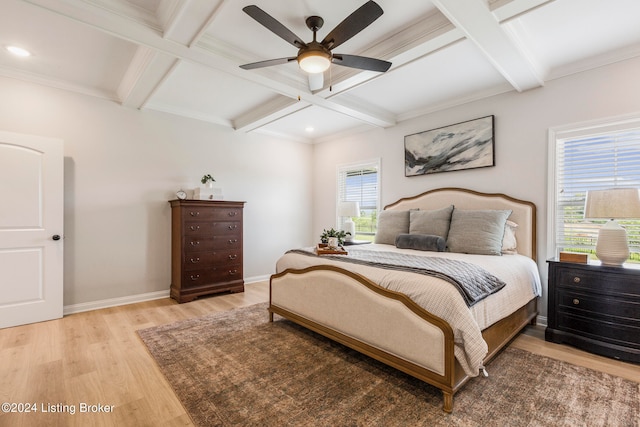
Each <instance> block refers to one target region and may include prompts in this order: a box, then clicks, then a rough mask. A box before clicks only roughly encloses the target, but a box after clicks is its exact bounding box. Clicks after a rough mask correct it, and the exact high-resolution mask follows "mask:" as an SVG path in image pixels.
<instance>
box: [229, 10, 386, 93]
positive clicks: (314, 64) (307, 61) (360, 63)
mask: <svg viewBox="0 0 640 427" xmlns="http://www.w3.org/2000/svg"><path fill="white" fill-rule="evenodd" d="M242 10H243V11H244V12H245V13H246V14H247V15H249V16H250V17H252V18H253V19H255V20H256V21H258V22H259V23H260V24H262V25H263V26H265V27H266V28H267V29H268V30H270V31H272V32H273V33H275V34H276V35H277V36H279V37H280V38H282V39H284V40H285V41H287V42H289V43H290V44H292V45H294V46H295V47H297V48H298V55H297V56H292V57H287V58H277V59H269V60H266V61H259V62H253V63H251V64H244V65H241V66H240V68H243V69H245V70H252V69H254V68H262V67H270V66H272V65H280V64H286V63H288V62H291V61H297V62H298V64H299V65H300V68H302V70H304V71H306V72H307V73H309V82H310V84H311V85H312V86H317V85H318V76H315V77H312V76H313V75H317V74H320V73H322V72H324V71H325V70H327V69H328V68H329V66H330V65H331V63H334V64H338V65H342V66H344V67H351V68H358V69H361V70H369V71H379V72H385V71H387V70H388V69H389V67H391V62H388V61H383V60H381V59H375V58H368V57H365V56H357V55H345V54H339V53H333V52H332V50H333V49H334V48H336V47H338V46H340V45H341V44H343V43H344V42H346V41H347V40H349V39H350V38H352V37H353V36H355V35H356V34H358V33H359V32H360V31H362V30H364V29H365V28H366V27H368V26H369V25H370V24H371V23H372V22H373V21H375V20H376V19H378V18H379V17H380V16H381V15H382V14H383V13H384V12H383V11H382V8H381V7H380V6H379V5H378V4H377V3H376V2H374V1H368V2H366V3H365V4H364V5H362V6H360V8H358V9H356V11H354V12H353V13H352V14H351V15H349V16H347V17H346V18H345V19H344V20H343V21H342V22H341V23H339V24H338V25H337V26H336V27H335V28H334V29H333V30H331V32H329V34H327V36H326V37H325V38H324V39H323V40H322V41H321V42H318V41H317V40H316V33H317V31H318V30H319V29H320V28H322V25H323V24H324V20H323V19H322V18H321V17H319V16H309V17H308V18H307V19H306V20H305V22H306V24H307V27H308V28H309V29H310V30H311V31H313V41H311V42H308V43H306V42H304V41H302V39H301V38H300V37H298V36H297V35H295V34H294V33H293V32H291V31H290V30H289V29H288V28H287V27H285V26H284V25H283V24H281V23H280V22H279V21H278V20H276V19H275V18H274V17H272V16H271V15H269V14H268V13H267V12H265V11H264V10H262V9H260V8H259V7H258V6H255V5H251V6H246V7H244V8H243V9H242ZM321 76H322V75H321V74H320V87H321V86H322V83H321V82H322V79H321ZM311 89H319V87H315V88H314V87H312V88H311Z"/></svg>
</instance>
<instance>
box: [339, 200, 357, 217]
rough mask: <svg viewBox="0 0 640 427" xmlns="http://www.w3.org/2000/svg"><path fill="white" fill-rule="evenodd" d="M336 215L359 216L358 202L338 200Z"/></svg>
mask: <svg viewBox="0 0 640 427" xmlns="http://www.w3.org/2000/svg"><path fill="white" fill-rule="evenodd" d="M338 216H346V217H348V218H354V217H359V216H360V204H359V203H358V202H340V204H339V205H338Z"/></svg>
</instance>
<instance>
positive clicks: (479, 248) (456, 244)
mask: <svg viewBox="0 0 640 427" xmlns="http://www.w3.org/2000/svg"><path fill="white" fill-rule="evenodd" d="M509 215H511V210H462V209H454V210H453V214H451V227H450V228H449V236H448V237H447V247H448V248H449V251H450V252H460V253H466V254H479V255H501V254H502V238H503V237H504V227H505V224H506V222H507V218H509Z"/></svg>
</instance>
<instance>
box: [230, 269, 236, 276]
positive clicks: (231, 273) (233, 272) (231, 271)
mask: <svg viewBox="0 0 640 427" xmlns="http://www.w3.org/2000/svg"><path fill="white" fill-rule="evenodd" d="M237 273H238V270H229V274H230V275H232V276H233V275H234V274H237Z"/></svg>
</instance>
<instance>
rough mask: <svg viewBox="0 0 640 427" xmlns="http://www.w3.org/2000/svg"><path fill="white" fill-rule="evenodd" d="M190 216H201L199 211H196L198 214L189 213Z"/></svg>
mask: <svg viewBox="0 0 640 427" xmlns="http://www.w3.org/2000/svg"><path fill="white" fill-rule="evenodd" d="M189 214H190V215H191V216H199V215H200V212H197V211H196V212H193V211H191V212H189Z"/></svg>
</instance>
